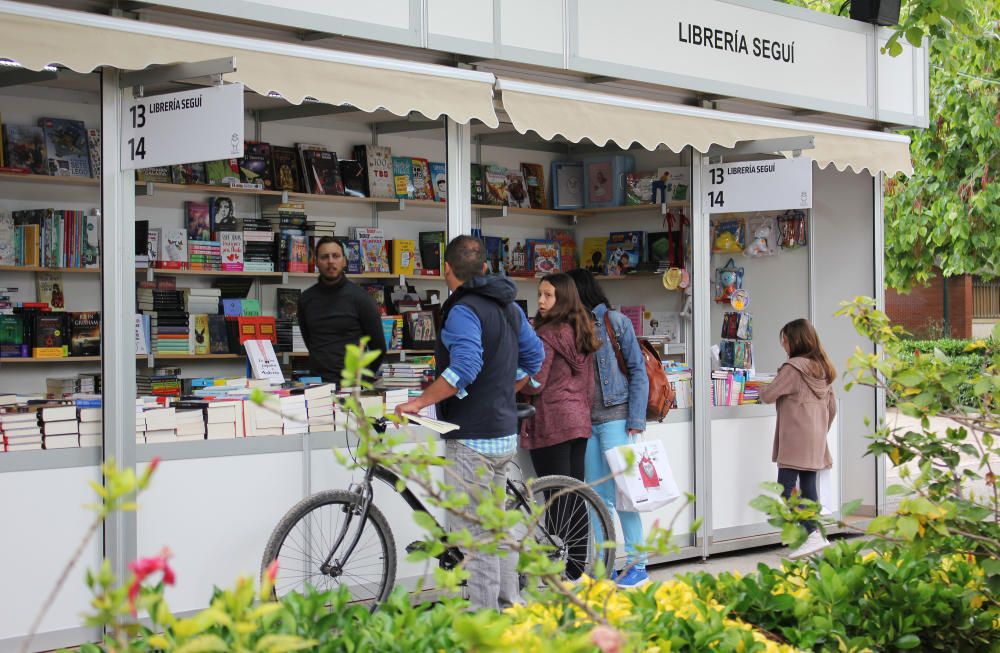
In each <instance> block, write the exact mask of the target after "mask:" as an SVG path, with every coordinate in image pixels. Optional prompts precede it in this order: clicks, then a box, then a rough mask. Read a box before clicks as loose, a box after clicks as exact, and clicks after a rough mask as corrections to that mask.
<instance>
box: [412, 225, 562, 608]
mask: <svg viewBox="0 0 1000 653" xmlns="http://www.w3.org/2000/svg"><path fill="white" fill-rule="evenodd" d="M444 261H445V263H444V273H445V281H446V282H447V284H448V289H449V290H450V291H451V292H452V294H451V296H450V297H449V298H448V300H447V301H446V302H445V303H444V306H443V307H442V311H441V317H442V321H443V327H442V329H441V333H440V336H439V337H438V342H437V346H436V348H435V352H434V355H435V360H436V365H437V370H436V371H437V377H438V378H437V379H436V380H435V381H434V383H432V384H431V385H430V386H428V387H427V389H426V390H424V392H423V393H422V394H421V395H420V396H419V397H417V398H416V399H411V400H410V401H408V402H406V403H405V404H402V405H400V406H398V407H397V408H396V413H397V414H399V415H402V414H404V413H416V412H418V411H420V410H421V409H423V408H425V407H427V406H430V405H436V406H437V415H438V417H439V418H440V419H443V420H445V421H448V422H452V423H454V424H457V425H458V426H459V429H458V430H457V431H452V432H450V433H448V434H447V435H444V436H442V437H443V438H444V439H445V457H446V458H447V459H448V460H449V461H450V462H451V463H452V467H451V469H452V470H453V471H454V473H455V474H457V475H458V477H459V478H460V479H461V480H462V481H463V482H464V483H465V484H466V485H467V486H468V487H469V489H470V490H471V491H470V492H469V498H470V502H469V505H468V506H467V507H466V510H467V511H469V513H470V514H471V513H475V510H476V506H477V505H478V501H479V498H480V497H481V496H484V494H485V493H489V492H492V490H493V488H497V487H499V488H503V487H504V485H505V484H506V482H507V464H508V463H509V462H510V461H511V460H512V459H513V458H514V454H515V453H516V452H517V404H516V400H515V398H514V395H515V393H516V392H517V390H518V389H519V388H520V386H521V385H523V384H524V383H526V382H527V381H528V377H529V376H530V375H532V374H535V373H537V372H538V370H539V369H540V368H541V366H542V361H543V360H544V359H545V349H544V347H543V346H542V342H541V341H540V340H539V339H538V336H536V335H535V330H534V329H532V328H531V325H530V324H529V323H528V318H527V317H526V316H525V315H524V311H522V310H521V308H520V307H519V306H518V305H517V304H515V303H514V299H515V297H516V296H517V288H516V286H515V285H514V282H513V281H511V280H510V279H507V278H505V277H492V276H491V277H488V276H485V274H486V248H485V246H484V245H483V243H482V242H481V241H480V240H478V239H477V238H473V237H472V236H458V237H457V238H455V239H454V240H452V241H451V242H450V243H448V247H447V249H445V254H444ZM451 527H452V528H454V529H456V530H457V529H461V528H467V529H468V530H469V532H470V533H472V535H473V537H474V538H479V537H481V536H482V534H483V529H482V528H480V527H479V526H477V525H476V524H473V523H472V522H470V521H468V520H464V519H455V520H453V522H452V523H451ZM466 555H467V556H469V557H468V561H467V562H466V569H467V570H468V571H469V600H470V601H471V603H472V604H473V605H474V606H476V607H479V608H493V609H499V608H501V607H506V606H508V605H511V604H514V603H518V602H520V600H521V598H520V591H519V588H518V578H517V556H516V555H512V554H510V553H509V552H508V553H507V555H503V556H500V555H495V554H494V555H484V554H481V553H476V554H472V555H470V554H469V553H468V552H466Z"/></svg>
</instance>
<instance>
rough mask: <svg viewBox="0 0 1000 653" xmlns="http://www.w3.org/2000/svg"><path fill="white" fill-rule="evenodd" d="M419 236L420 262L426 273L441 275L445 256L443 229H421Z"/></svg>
mask: <svg viewBox="0 0 1000 653" xmlns="http://www.w3.org/2000/svg"><path fill="white" fill-rule="evenodd" d="M417 238H418V240H419V243H420V262H421V265H422V269H423V273H424V274H425V275H434V276H437V275H440V274H441V270H442V268H443V265H442V257H443V256H444V238H445V234H444V232H443V231H421V232H420V233H419V234H418V235H417Z"/></svg>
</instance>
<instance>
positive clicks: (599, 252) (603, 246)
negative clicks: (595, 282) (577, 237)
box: [580, 236, 608, 274]
mask: <svg viewBox="0 0 1000 653" xmlns="http://www.w3.org/2000/svg"><path fill="white" fill-rule="evenodd" d="M607 244H608V238H607V236H589V237H587V238H584V239H583V253H582V255H581V256H580V267H582V268H585V269H587V270H588V271H590V272H593V273H594V274H606V272H607V261H606V260H605V256H606V250H607Z"/></svg>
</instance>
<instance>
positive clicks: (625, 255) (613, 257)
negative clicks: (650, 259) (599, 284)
mask: <svg viewBox="0 0 1000 653" xmlns="http://www.w3.org/2000/svg"><path fill="white" fill-rule="evenodd" d="M607 247H608V250H607V275H608V276H609V277H618V276H623V275H626V274H634V273H635V272H636V271H637V270H638V267H639V263H641V262H642V241H641V240H640V241H638V242H636V241H633V240H609V241H608V242H607Z"/></svg>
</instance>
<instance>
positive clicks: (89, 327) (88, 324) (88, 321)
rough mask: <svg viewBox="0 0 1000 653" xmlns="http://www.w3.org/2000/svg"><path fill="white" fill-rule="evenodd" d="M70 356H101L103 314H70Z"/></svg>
mask: <svg viewBox="0 0 1000 653" xmlns="http://www.w3.org/2000/svg"><path fill="white" fill-rule="evenodd" d="M69 355H70V356H100V355H101V314H100V313H98V312H97V311H88V312H81V313H70V314H69Z"/></svg>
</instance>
